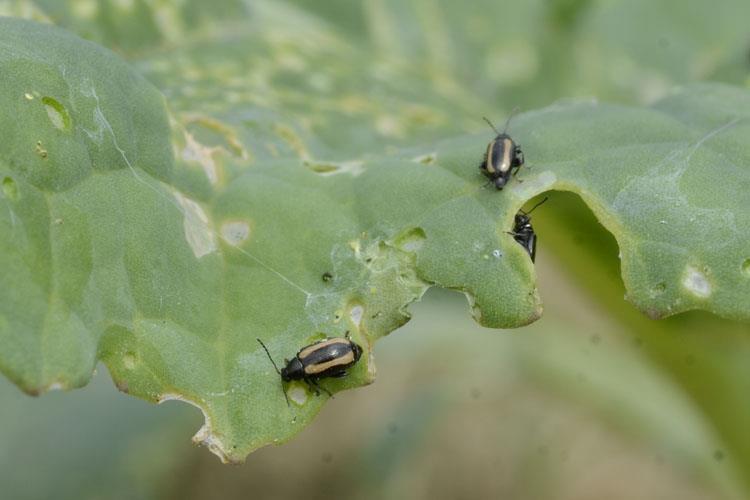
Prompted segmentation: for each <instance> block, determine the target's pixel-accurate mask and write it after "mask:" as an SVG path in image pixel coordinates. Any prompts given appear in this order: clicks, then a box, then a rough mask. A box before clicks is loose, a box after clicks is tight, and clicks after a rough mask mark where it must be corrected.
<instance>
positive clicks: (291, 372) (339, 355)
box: [256, 332, 362, 405]
mask: <svg viewBox="0 0 750 500" xmlns="http://www.w3.org/2000/svg"><path fill="white" fill-rule="evenodd" d="M256 340H257V341H258V343H259V344H260V345H261V347H263V350H265V351H266V354H267V355H268V359H270V360H271V363H272V364H273V367H274V368H275V369H276V373H278V374H279V376H280V377H281V390H282V392H283V393H284V398H285V399H286V403H287V405H288V404H289V398H288V397H287V395H286V391H284V382H291V381H292V380H303V381H304V382H305V383H306V384H307V385H308V386H309V387H310V389H311V390H312V391H314V392H315V394H316V395H317V394H320V392H319V391H318V389H322V390H323V391H324V392H326V393H327V394H328V395H329V396H333V394H331V391H329V390H328V389H326V388H325V387H321V386H320V385H318V380H320V379H323V378H329V377H335V378H339V377H344V376H346V370H347V368H350V367H352V366H354V364H355V363H356V362H357V361H359V358H360V357H361V356H362V348H361V347H360V346H359V345H358V344H356V343H355V342H352V340H351V338H350V336H349V332H346V337H345V338H341V337H328V338H325V339H323V340H321V341H319V342H315V343H314V344H310V345H308V346H305V347H303V348H302V349H300V350H299V351H298V352H297V355H296V356H295V357H294V358H293V359H292V360H286V359H285V360H284V363H285V364H286V366H284V368H282V369H281V370H279V367H278V366H276V362H275V361H274V360H273V358H272V357H271V353H270V352H268V348H267V347H266V345H265V344H264V343H263V341H262V340H260V339H256Z"/></svg>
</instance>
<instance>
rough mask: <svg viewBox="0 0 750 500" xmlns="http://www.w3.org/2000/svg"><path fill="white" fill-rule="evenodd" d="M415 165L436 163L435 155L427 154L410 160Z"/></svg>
mask: <svg viewBox="0 0 750 500" xmlns="http://www.w3.org/2000/svg"><path fill="white" fill-rule="evenodd" d="M412 161H413V162H415V163H421V164H422V165H432V164H433V163H435V162H436V161H437V153H428V154H424V155H420V156H417V157H415V158H412Z"/></svg>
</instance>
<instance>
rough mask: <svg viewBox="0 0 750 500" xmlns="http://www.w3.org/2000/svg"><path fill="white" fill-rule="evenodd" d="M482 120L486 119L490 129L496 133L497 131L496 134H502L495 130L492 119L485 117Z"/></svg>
mask: <svg viewBox="0 0 750 500" xmlns="http://www.w3.org/2000/svg"><path fill="white" fill-rule="evenodd" d="M482 118H484V121H486V122H487V124H488V125H489V126H490V127H492V130H494V131H495V133H496V134H497V135H500V132H498V131H497V129H496V128H495V125H494V124H493V123H492V122H491V121H490V119H489V118H487V117H486V116H483V117H482Z"/></svg>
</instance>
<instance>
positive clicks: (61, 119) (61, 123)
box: [42, 97, 71, 131]
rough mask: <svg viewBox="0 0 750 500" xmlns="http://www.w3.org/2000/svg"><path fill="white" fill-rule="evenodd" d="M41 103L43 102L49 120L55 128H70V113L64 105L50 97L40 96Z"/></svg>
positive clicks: (64, 129)
mask: <svg viewBox="0 0 750 500" xmlns="http://www.w3.org/2000/svg"><path fill="white" fill-rule="evenodd" d="M42 103H43V104H44V109H45V110H46V111H47V116H48V117H49V120H50V121H51V122H52V125H54V126H55V128H56V129H58V130H63V131H68V130H70V123H71V120H70V114H69V113H68V110H67V109H66V108H65V106H63V105H62V104H61V103H60V102H58V101H57V100H56V99H54V98H52V97H42Z"/></svg>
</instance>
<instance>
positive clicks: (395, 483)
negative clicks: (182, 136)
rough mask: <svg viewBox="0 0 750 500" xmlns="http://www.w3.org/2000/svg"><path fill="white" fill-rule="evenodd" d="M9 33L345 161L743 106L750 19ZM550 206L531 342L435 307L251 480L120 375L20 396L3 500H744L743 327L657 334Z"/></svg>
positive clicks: (217, 20) (9, 6) (355, 15)
mask: <svg viewBox="0 0 750 500" xmlns="http://www.w3.org/2000/svg"><path fill="white" fill-rule="evenodd" d="M0 14H4V15H15V16H24V17H32V18H35V19H38V20H43V21H47V22H54V23H55V24H58V25H61V26H63V27H66V28H68V29H70V30H71V31H74V32H76V33H78V34H79V35H81V36H83V37H85V38H89V39H91V40H93V41H95V42H97V43H100V44H102V45H105V46H107V47H109V48H111V49H113V50H115V51H117V52H119V53H120V54H122V55H123V56H124V57H125V58H126V59H128V60H129V61H131V62H132V63H133V64H134V65H135V67H137V68H139V69H140V70H141V71H142V72H143V73H144V75H145V76H146V77H147V78H148V79H150V80H151V81H152V82H153V83H154V84H155V85H157V87H159V88H160V89H161V90H162V91H163V92H164V93H165V95H166V96H167V99H168V102H169V105H170V107H171V109H172V111H173V113H174V114H175V117H176V118H177V119H178V120H182V121H183V123H190V120H189V119H188V118H185V117H187V116H189V115H190V113H192V112H200V113H202V114H204V115H206V116H211V117H216V118H220V119H222V120H225V121H226V122H230V123H235V124H236V123H240V122H241V123H244V124H245V126H244V128H242V129H241V130H242V134H241V135H242V136H241V137H240V139H241V140H242V141H247V142H248V143H250V144H252V143H253V142H254V141H257V142H258V143H259V142H260V140H259V139H257V136H258V135H262V134H264V133H266V130H267V129H268V128H269V127H270V125H269V124H270V123H278V122H279V121H281V122H283V123H287V124H288V125H289V127H291V128H292V129H294V130H295V131H296V132H297V133H299V134H300V136H301V137H302V139H303V140H304V143H305V144H307V145H308V147H309V148H310V149H311V152H312V154H314V155H317V156H325V157H327V158H329V157H330V158H334V157H342V158H356V157H358V156H361V155H365V154H368V153H372V152H375V151H382V150H386V151H387V150H393V149H396V148H404V147H412V146H420V145H425V144H430V143H432V142H435V141H437V140H439V139H441V138H444V137H449V136H452V135H456V134H460V133H465V132H475V131H478V130H482V128H483V127H486V125H484V124H483V123H482V121H481V116H483V115H488V116H490V117H493V118H494V119H495V120H497V121H500V120H501V119H502V118H503V117H504V116H505V115H506V114H507V113H508V112H509V111H510V110H511V109H512V108H514V107H515V106H520V107H521V108H522V109H524V110H530V109H535V108H539V107H543V106H547V105H550V104H551V103H553V102H555V101H558V100H561V99H589V98H595V99H599V100H609V101H616V102H624V103H634V104H647V103H649V102H651V101H653V100H655V99H657V98H659V97H662V96H664V95H665V94H667V93H668V92H669V91H670V89H671V88H673V87H674V86H676V85H680V84H682V83H686V82H692V81H703V80H717V81H723V82H728V83H733V84H735V85H740V86H744V87H749V86H750V23H748V20H750V2H747V0H720V1H714V2H708V1H701V0H693V1H684V0H683V1H678V0H663V1H659V2H654V1H649V0H600V1H596V0H531V1H523V2H518V1H509V0H500V1H489V0H477V1H468V2H460V3H459V2H450V1H448V0H408V1H406V0H369V1H362V2H357V1H351V0H326V1H321V0H296V1H288V2H282V1H273V2H270V1H250V0H248V1H241V0H215V1H212V2H204V1H202V0H184V1H180V2H169V1H160V0H148V1H147V0H110V1H100V2H96V1H93V0H80V1H79V0H67V1H58V0H39V1H36V2H30V1H23V0H14V1H1V0H0ZM279 47H282V49H279ZM279 68H281V69H279ZM330 94H337V95H338V96H339V97H340V96H341V95H345V96H346V97H348V98H349V99H348V100H346V105H345V106H340V105H339V104H340V103H339V104H336V102H334V101H333V100H331V99H330V98H329V97H327V96H329V95H330ZM248 123H250V124H251V125H248ZM373 123H375V126H373ZM489 138H490V133H489V131H488V139H489ZM280 149H281V150H282V153H283V152H284V150H283V148H282V147H280ZM287 149H289V150H294V144H293V141H290V144H289V145H287ZM297 153H299V152H297ZM478 153H479V152H478ZM527 160H529V158H528V155H527ZM550 195H551V200H550V201H549V202H548V203H547V204H546V205H544V206H543V207H541V208H540V209H539V210H538V211H537V212H535V213H534V227H535V229H536V231H537V234H538V235H539V249H538V256H537V271H538V276H539V288H540V292H541V295H542V297H543V299H544V302H545V315H544V317H543V318H542V319H541V320H540V321H538V322H537V323H535V324H533V325H531V326H529V327H526V328H523V329H519V330H513V331H494V330H488V329H483V328H480V327H478V326H477V325H476V324H474V323H473V322H472V321H471V319H470V315H469V310H468V306H467V305H466V301H465V299H464V298H463V297H462V296H461V295H459V294H456V293H452V292H446V291H441V290H432V291H431V292H430V293H428V295H427V296H426V297H425V298H424V300H423V301H422V302H420V303H418V304H415V305H413V306H412V307H411V311H412V313H413V315H414V319H413V320H412V321H411V322H410V323H409V324H408V325H406V326H405V327H404V328H402V329H400V330H398V331H397V332H394V333H393V334H392V335H391V336H390V337H387V338H385V339H384V340H382V341H381V342H380V343H379V344H378V345H377V346H376V349H375V355H376V364H377V366H378V371H379V375H378V379H377V382H376V383H375V384H374V385H372V386H370V387H367V388H363V389H361V390H357V391H353V392H350V393H343V394H340V395H339V396H337V397H336V398H335V400H333V401H331V402H330V403H329V404H328V405H327V406H326V407H325V409H324V410H323V411H322V412H321V414H320V415H319V417H318V418H317V420H316V421H315V423H314V424H313V425H312V426H310V427H309V428H308V429H306V430H305V431H304V432H303V433H302V434H301V435H300V436H298V438H296V439H295V440H293V441H292V442H290V443H288V444H286V445H284V446H281V447H270V448H265V449H262V450H260V451H258V452H256V453H254V454H253V455H251V456H250V458H249V459H248V461H247V463H246V464H244V465H242V466H223V465H221V464H220V463H219V461H218V460H217V459H216V457H214V456H213V455H211V454H210V453H208V451H206V450H202V449H197V448H195V447H193V446H192V445H191V444H190V441H189V436H190V435H191V434H192V433H193V432H195V431H196V430H197V429H198V427H199V426H200V425H201V420H202V418H201V415H200V414H199V412H198V411H197V410H196V409H194V408H192V407H188V406H185V405H182V404H180V403H176V402H171V403H167V404H165V405H163V406H161V407H155V406H152V405H149V404H147V403H144V402H142V401H139V400H136V399H133V398H130V397H128V396H126V395H124V394H120V393H118V392H117V391H116V390H114V387H113V386H112V383H111V381H110V380H109V377H108V375H107V374H106V369H104V368H103V367H102V368H101V369H100V371H99V373H98V374H97V375H96V376H95V378H94V381H93V382H92V384H91V385H90V386H88V387H86V388H84V389H82V390H78V391H73V392H71V393H67V394H60V393H52V394H48V395H45V396H43V397H41V398H37V399H34V398H30V397H28V396H25V395H23V394H21V393H20V392H19V391H18V390H17V389H16V388H15V387H13V386H12V385H11V384H10V383H9V382H8V381H6V380H4V379H3V380H0V443H2V445H0V498H8V499H36V498H40V499H41V498H56V499H67V498H70V499H120V498H122V499H152V498H167V499H169V498H175V499H177V498H180V499H182V498H188V499H192V498H195V499H198V498H222V499H225V498H258V499H265V498H268V499H271V498H355V499H358V498H363V499H365V498H368V499H370V498H417V499H418V498H507V499H551V498H553V499H571V500H573V499H592V500H593V499H602V498H607V499H651V498H658V499H743V498H750V425H749V423H750V363H748V362H747V360H748V359H750V327H748V325H743V324H737V323H732V322H729V321H724V320H721V319H718V318H715V317H713V316H711V315H708V314H704V313H697V312H696V313H690V314H685V315H681V316H678V317H674V318H670V319H668V320H663V321H658V322H655V321H651V320H649V319H647V318H645V317H644V316H642V315H641V314H640V313H639V312H637V311H635V309H634V308H633V307H632V306H630V305H629V304H628V303H627V302H625V301H624V299H623V295H624V289H623V286H622V282H621V280H620V278H619V262H618V250H617V246H616V244H615V242H614V239H613V238H612V237H611V236H610V235H609V234H608V233H606V232H605V231H604V230H603V229H602V228H601V227H600V226H599V224H598V223H597V221H596V220H595V219H594V217H593V216H592V214H591V212H590V211H589V210H588V208H587V207H586V206H585V205H584V204H583V203H582V202H581V201H580V200H579V199H578V198H577V197H575V196H574V195H570V194H563V193H551V194H550Z"/></svg>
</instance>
